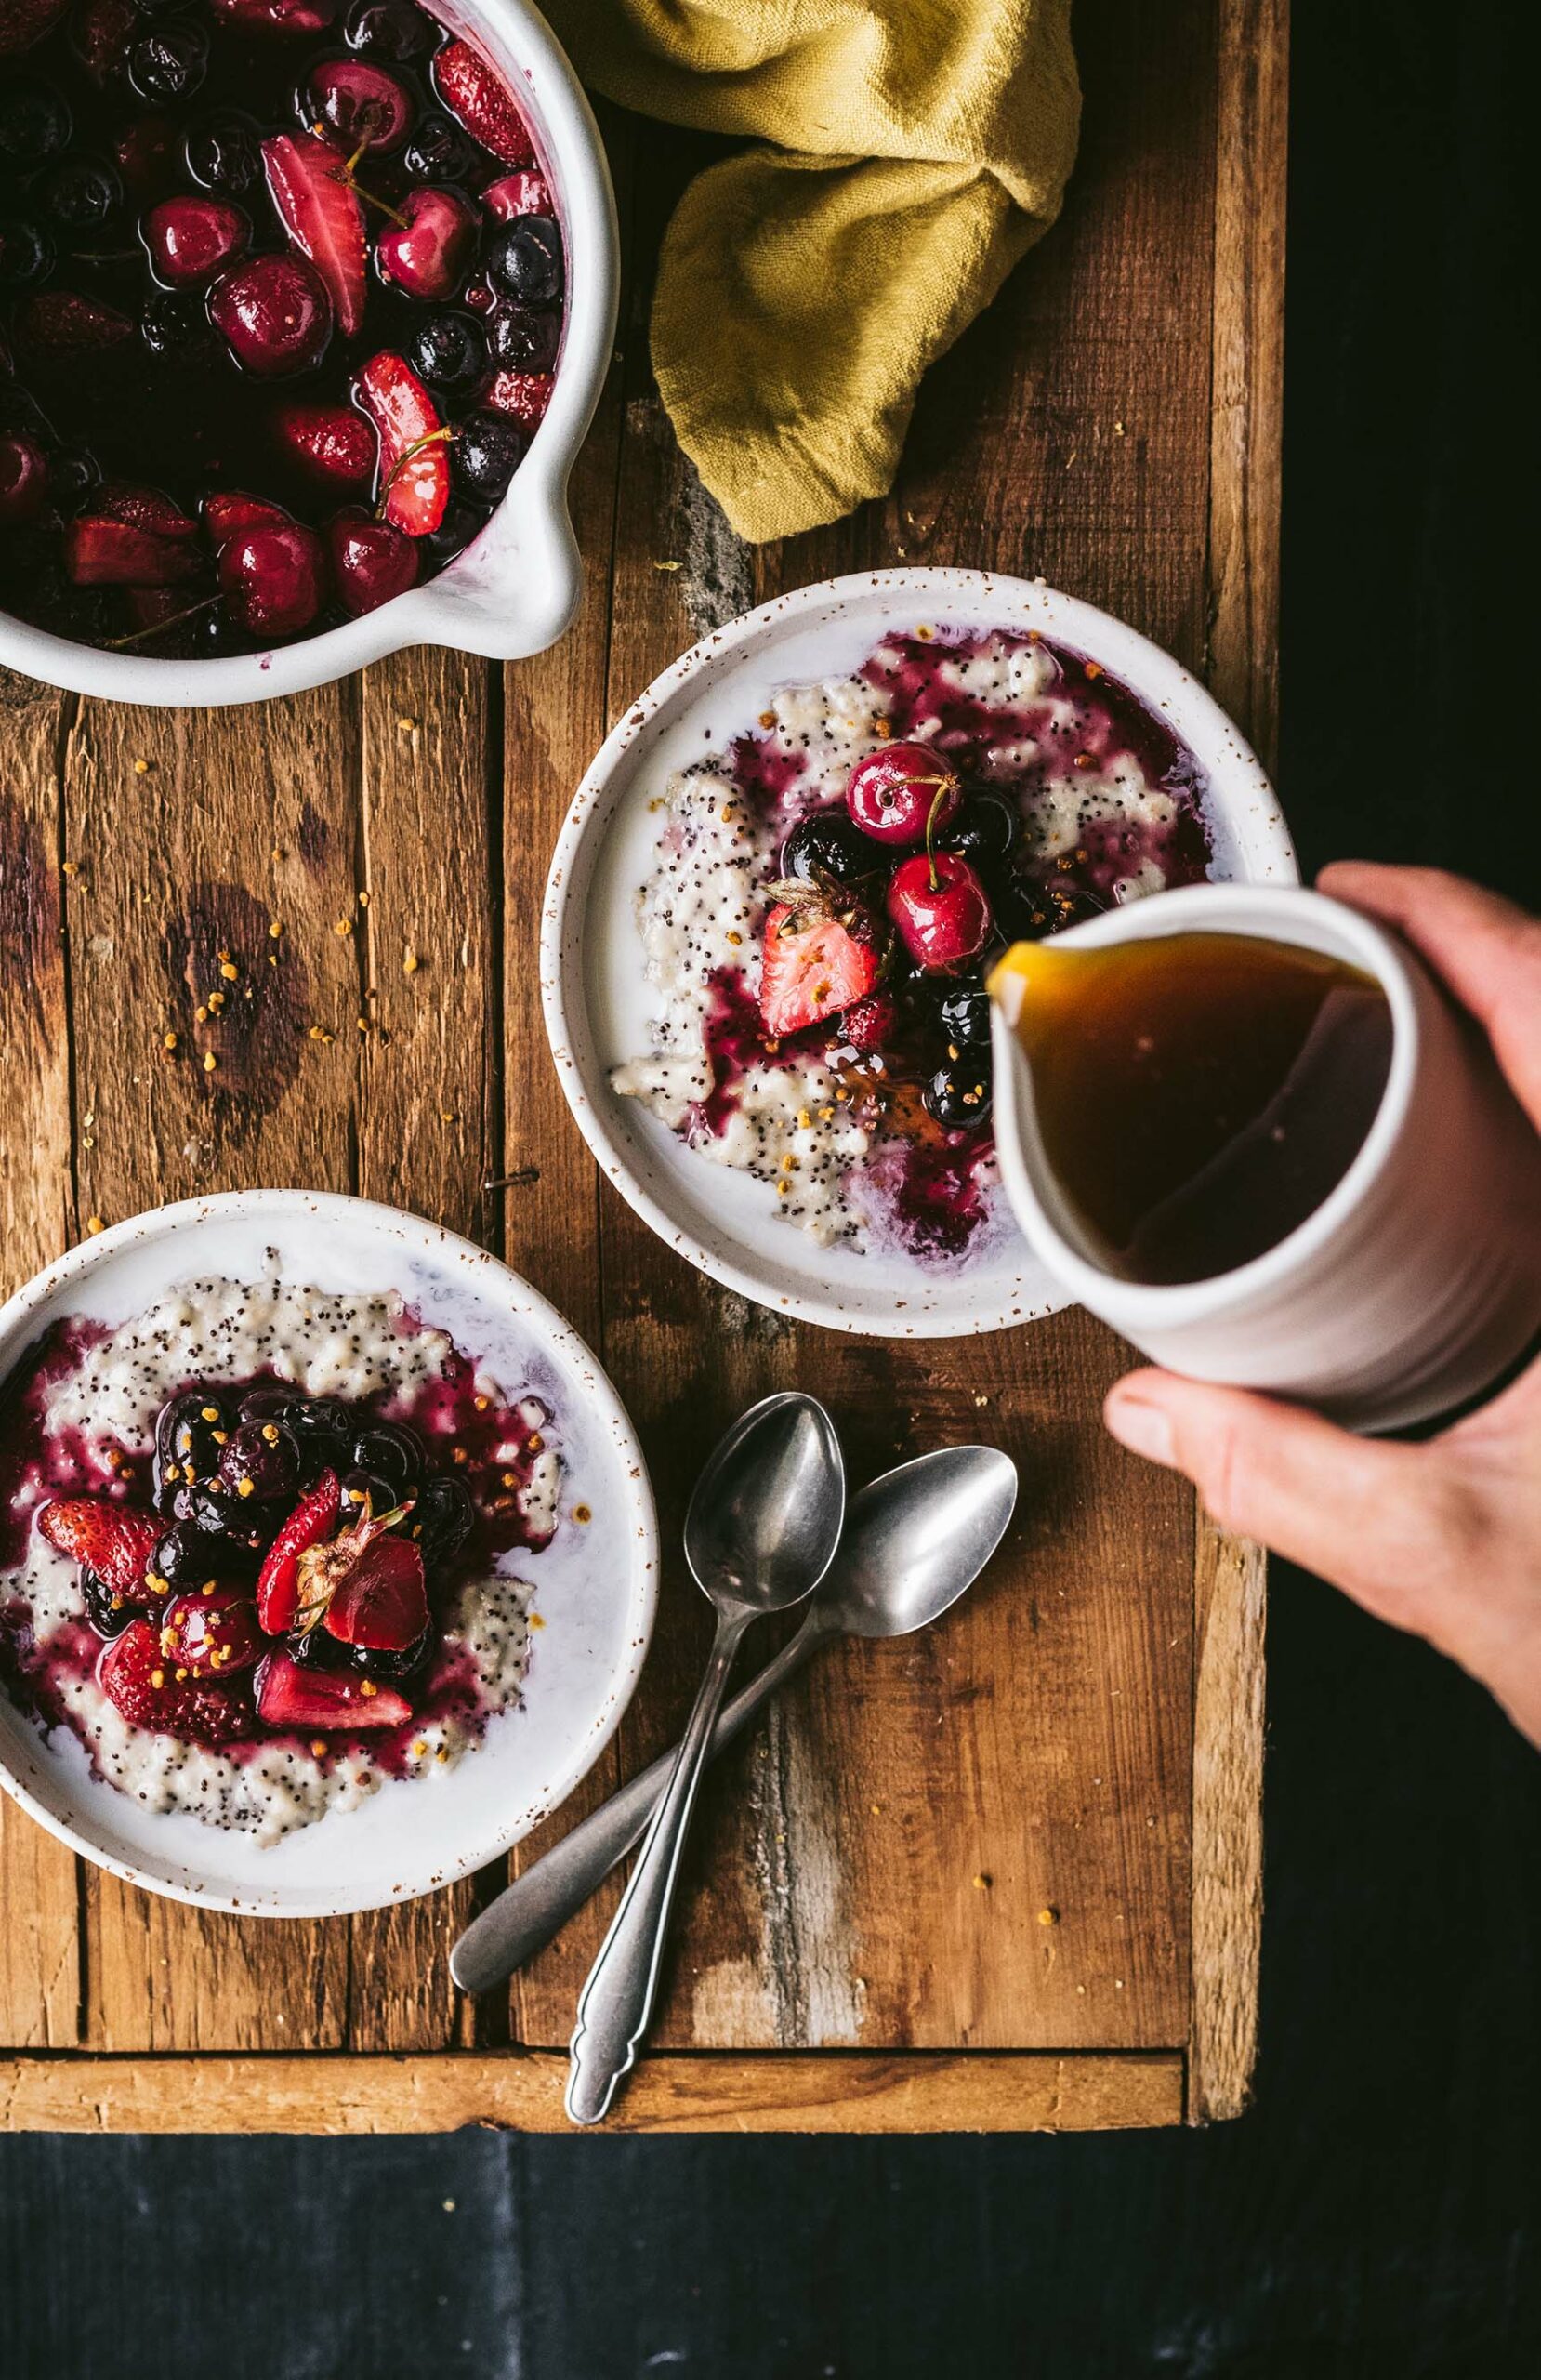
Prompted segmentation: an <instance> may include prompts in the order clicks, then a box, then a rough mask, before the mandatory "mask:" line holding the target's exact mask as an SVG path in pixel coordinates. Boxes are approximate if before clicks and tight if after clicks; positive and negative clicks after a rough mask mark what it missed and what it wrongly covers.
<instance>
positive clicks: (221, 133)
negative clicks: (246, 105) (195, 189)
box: [186, 108, 262, 198]
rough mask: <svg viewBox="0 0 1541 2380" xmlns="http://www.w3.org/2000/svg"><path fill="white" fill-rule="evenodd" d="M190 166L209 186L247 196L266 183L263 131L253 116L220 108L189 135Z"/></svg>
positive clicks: (194, 176)
mask: <svg viewBox="0 0 1541 2380" xmlns="http://www.w3.org/2000/svg"><path fill="white" fill-rule="evenodd" d="M186 155H187V169H188V172H189V173H190V174H191V176H192V179H193V180H194V181H195V182H202V183H203V185H204V189H205V190H217V191H222V192H224V194H225V196H226V197H227V198H244V197H245V196H246V195H247V193H248V192H252V191H257V190H260V189H261V187H262V135H261V133H260V132H259V131H258V129H257V126H256V125H255V124H254V123H253V122H252V120H251V118H250V116H245V115H242V114H241V113H239V112H238V111H237V110H236V109H234V108H219V109H217V110H216V112H214V113H213V114H211V115H206V116H204V118H203V120H202V122H201V123H198V124H195V125H194V126H193V127H192V129H191V132H190V133H189V134H188V137H187V150H186Z"/></svg>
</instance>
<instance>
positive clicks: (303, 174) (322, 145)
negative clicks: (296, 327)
mask: <svg viewBox="0 0 1541 2380" xmlns="http://www.w3.org/2000/svg"><path fill="white" fill-rule="evenodd" d="M347 164H348V160H347V158H346V156H345V155H344V153H343V152H342V150H341V149H339V148H338V147H337V146H336V144H335V143H334V142H333V141H331V140H329V139H327V138H326V137H325V135H324V134H323V133H320V132H310V133H302V134H299V135H297V136H296V135H292V134H290V133H287V132H279V133H275V134H274V135H273V137H272V139H270V140H265V141H264V142H263V143H262V165H263V171H264V172H265V173H266V175H267V178H268V190H269V193H270V197H271V199H272V202H273V205H274V206H275V207H276V208H277V210H278V218H279V221H280V222H281V223H282V224H283V228H284V230H285V231H287V233H288V235H289V238H290V241H291V243H292V244H293V245H294V246H295V247H296V248H297V249H298V250H299V253H300V255H301V256H302V257H304V258H306V259H307V260H308V261H309V262H310V263H311V264H313V265H314V266H315V268H316V271H318V272H319V273H320V275H321V277H322V279H323V282H324V283H325V284H326V291H327V295H328V297H329V298H331V300H332V311H333V312H334V313H335V314H336V318H337V327H338V329H339V330H340V331H341V332H342V335H343V337H345V338H352V337H354V336H355V334H356V333H357V332H358V330H359V329H360V327H361V325H362V322H363V310H364V268H365V263H366V261H367V258H366V250H365V245H364V230H363V205H362V200H361V199H360V197H359V193H358V192H357V191H356V190H355V189H354V188H353V185H352V183H351V182H349V181H348V180H347V179H338V177H339V175H342V174H344V173H345V171H346V167H347Z"/></svg>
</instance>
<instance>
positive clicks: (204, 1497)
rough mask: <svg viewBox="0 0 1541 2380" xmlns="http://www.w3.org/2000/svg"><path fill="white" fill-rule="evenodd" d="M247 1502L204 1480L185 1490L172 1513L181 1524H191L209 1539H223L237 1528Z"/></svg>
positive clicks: (179, 1495) (227, 1489)
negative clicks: (243, 1506) (244, 1502)
mask: <svg viewBox="0 0 1541 2380" xmlns="http://www.w3.org/2000/svg"><path fill="white" fill-rule="evenodd" d="M243 1501H244V1499H243V1498H239V1497H237V1496H236V1495H235V1494H234V1492H233V1490H232V1489H230V1488H224V1487H219V1486H211V1485H210V1484H209V1483H208V1481H206V1480H202V1481H200V1482H199V1484H198V1486H197V1487H195V1488H183V1489H182V1490H181V1491H180V1492H179V1493H178V1496H177V1498H176V1500H175V1501H174V1503H173V1505H172V1510H173V1512H174V1513H175V1514H176V1515H177V1518H178V1521H188V1522H191V1526H192V1527H194V1528H201V1529H202V1530H203V1531H204V1535H205V1536H207V1537H211V1538H215V1537H223V1536H224V1535H225V1534H226V1532H227V1530H230V1529H234V1528H238V1527H240V1525H241V1523H240V1507H241V1504H242V1502H243Z"/></svg>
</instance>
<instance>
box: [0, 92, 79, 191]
mask: <svg viewBox="0 0 1541 2380" xmlns="http://www.w3.org/2000/svg"><path fill="white" fill-rule="evenodd" d="M70 128H71V126H70V107H69V102H68V100H67V99H65V98H64V96H63V94H62V93H61V92H59V91H56V90H55V88H54V86H53V85H52V84H51V83H45V82H44V81H43V80H42V79H41V77H40V76H38V75H36V74H19V75H18V76H17V77H16V79H15V81H14V82H12V83H10V84H9V85H8V86H7V88H6V89H5V90H3V91H0V173H30V172H31V171H32V169H33V166H35V165H46V164H47V162H48V160H49V158H50V157H57V156H58V155H59V152H60V150H61V149H63V148H64V147H65V145H66V143H67V142H68V140H69V138H70Z"/></svg>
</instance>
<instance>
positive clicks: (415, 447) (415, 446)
mask: <svg viewBox="0 0 1541 2380" xmlns="http://www.w3.org/2000/svg"><path fill="white" fill-rule="evenodd" d="M459 435H460V432H459V431H458V430H456V429H455V427H454V423H453V422H446V423H445V424H444V426H443V427H442V429H441V430H428V431H427V432H426V433H425V435H424V436H423V437H421V438H415V439H414V440H413V442H412V443H411V445H410V446H408V447H406V448H405V449H404V450H403V451H402V453H401V454H400V455H398V456H397V457H396V460H395V461H394V463H392V465H391V467H390V471H389V477H388V478H387V480H386V483H385V485H384V487H383V488H382V489H381V490H380V500H379V502H378V504H377V505H376V506H375V520H376V521H383V520H384V519H385V516H386V506H387V505H388V504H389V502H390V492H391V489H392V488H393V487H394V486H395V484H396V483H397V481H398V480H399V479H400V478H401V476H402V472H403V471H404V470H405V469H406V467H407V465H408V464H409V463H410V462H412V461H413V460H414V459H415V456H418V455H420V454H421V453H422V451H423V449H424V447H425V446H440V445H444V446H447V445H449V444H450V443H451V441H452V440H454V439H456V438H458V437H459Z"/></svg>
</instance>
